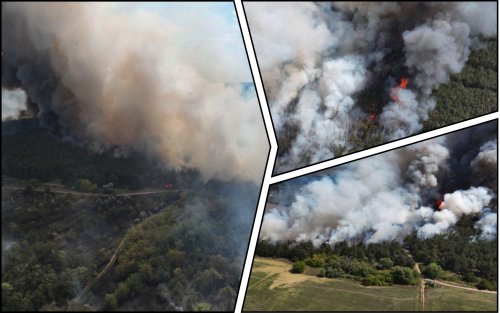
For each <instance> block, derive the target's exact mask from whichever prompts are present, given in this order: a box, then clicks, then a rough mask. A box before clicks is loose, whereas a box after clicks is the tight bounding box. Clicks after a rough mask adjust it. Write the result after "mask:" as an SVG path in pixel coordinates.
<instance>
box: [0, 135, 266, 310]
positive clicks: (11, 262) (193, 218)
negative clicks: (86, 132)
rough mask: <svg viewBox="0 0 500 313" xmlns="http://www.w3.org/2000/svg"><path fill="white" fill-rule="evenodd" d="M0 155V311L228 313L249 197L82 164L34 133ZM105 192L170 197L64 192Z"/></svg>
mask: <svg viewBox="0 0 500 313" xmlns="http://www.w3.org/2000/svg"><path fill="white" fill-rule="evenodd" d="M2 146H3V148H4V149H3V153H2V310H6V311H9V310H15V311H23V310H50V311H62V310H86V311H90V310H102V309H104V310H140V309H143V308H144V307H148V308H150V309H151V310H195V311H205V310H224V311H232V310H233V308H234V304H235V301H236V293H237V291H238V288H239V281H240V275H241V271H242V266H243V259H244V255H245V253H246V246H247V242H248V240H249V236H250V224H251V221H252V220H253V214H254V212H255V203H256V199H257V197H258V194H259V189H258V186H256V185H255V184H253V183H245V182H237V181H219V180H208V181H203V180H202V179H201V176H200V175H199V173H198V172H196V171H194V170H188V169H181V170H177V171H173V170H168V169H165V168H162V167H159V166H158V165H156V164H155V163H154V162H153V161H150V160H147V159H146V158H143V157H141V156H138V155H131V156H130V157H123V158H115V157H113V156H112V155H108V154H93V153H90V152H87V151H86V150H85V149H84V148H81V147H78V146H75V145H73V144H72V143H69V142H64V141H62V140H60V139H59V138H57V137H54V136H52V135H50V134H48V133H47V132H45V131H43V130H40V129H38V130H34V129H31V130H26V131H21V132H17V133H13V134H9V135H4V136H3V138H2ZM5 148H7V149H5ZM16 160H17V161H18V162H16ZM80 165H81V166H80ZM137 177H142V178H141V179H140V180H139V181H137V182H134V181H135V180H136V178H137ZM52 180H57V181H62V182H63V184H65V185H67V186H68V187H69V188H68V189H67V190H63V192H61V190H55V189H51V188H49V187H47V185H46V182H48V181H52ZM110 182H112V183H114V185H115V187H119V188H123V189H124V190H132V189H140V188H147V187H155V186H159V187H162V186H163V184H165V183H169V184H172V185H174V187H173V188H170V189H165V188H157V189H155V190H159V191H158V192H157V193H151V194H140V193H139V194H134V193H131V195H128V194H127V193H121V191H120V192H117V193H105V192H104V193H103V192H98V191H94V192H92V193H90V194H83V193H80V192H77V191H74V190H78V191H90V190H87V189H88V188H90V189H92V188H94V187H93V186H95V185H97V186H101V185H102V184H108V183H110ZM13 185H14V186H15V185H19V186H20V187H19V188H10V189H9V188H7V187H12V186H13ZM38 186H46V187H45V188H37V187H38ZM98 189H99V188H98ZM148 190H149V189H148ZM108 264H111V265H110V266H109V267H108ZM86 287H88V289H87V290H88V291H87V292H84V293H81V292H82V290H85V289H84V288H86Z"/></svg>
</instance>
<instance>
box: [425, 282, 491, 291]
mask: <svg viewBox="0 0 500 313" xmlns="http://www.w3.org/2000/svg"><path fill="white" fill-rule="evenodd" d="M433 282H434V283H435V284H438V285H443V286H448V287H454V288H460V289H465V290H471V291H477V292H485V293H497V292H496V291H491V290H480V289H477V288H472V287H465V286H459V285H455V284H448V283H445V282H442V281H439V280H433Z"/></svg>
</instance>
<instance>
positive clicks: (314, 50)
mask: <svg viewBox="0 0 500 313" xmlns="http://www.w3.org/2000/svg"><path fill="white" fill-rule="evenodd" d="M245 11H246V13H247V16H248V23H249V27H250V30H251V33H252V38H253V40H254V44H255V48H256V53H257V56H258V61H259V65H260V69H261V72H262V78H263V82H264V86H265V89H266V94H267V96H268V102H269V106H270V110H271V115H272V118H273V123H274V127H275V131H276V134H277V136H278V138H279V139H280V138H281V139H282V140H283V141H289V143H287V144H286V145H287V147H286V148H285V149H284V150H283V151H284V152H283V154H282V155H280V156H279V158H278V161H277V164H276V167H277V171H278V172H284V171H287V170H290V169H294V168H297V167H299V166H303V165H307V164H310V163H316V162H318V161H322V160H325V159H329V158H332V157H335V156H336V155H337V154H339V152H338V151H339V150H340V151H345V149H347V150H350V149H352V148H354V147H353V146H352V145H353V142H352V138H353V137H355V136H356V133H357V132H358V131H359V130H358V124H360V123H363V122H366V121H367V120H368V115H369V114H370V113H372V112H370V111H367V110H373V108H372V109H370V107H378V109H376V110H375V111H378V112H379V113H380V114H379V117H378V124H379V125H380V126H381V128H382V130H381V132H382V134H381V135H382V136H383V138H384V139H385V140H394V139H398V138H401V137H404V136H408V135H410V134H414V133H417V132H419V131H421V129H422V122H423V121H425V120H427V119H428V115H429V112H430V111H432V110H433V109H434V107H435V105H436V103H435V101H434V100H433V99H432V98H431V97H430V95H431V93H432V90H434V89H435V88H437V87H438V86H439V85H440V84H443V83H446V82H448V81H449V76H450V74H453V73H458V72H460V71H461V70H462V68H463V67H464V65H465V62H466V61H467V59H468V56H469V54H470V51H471V49H472V48H473V47H474V48H475V47H480V46H481V44H480V37H481V36H482V37H485V38H487V37H495V36H496V34H497V30H496V29H497V25H496V17H497V13H496V12H497V10H496V3H494V2H487V3H403V2H402V3H399V2H383V3H361V2H346V3H344V2H331V3H330V2H321V3H318V4H316V3H313V2H300V3H288V2H279V3H277V2H276V3H273V2H266V3H252V2H249V3H245ZM403 67H406V68H407V70H403ZM403 76H405V77H408V78H409V84H408V86H407V87H401V86H399V87H398V84H399V80H400V78H401V77H403ZM365 90H376V91H377V92H381V91H385V96H380V95H378V96H374V97H373V100H366V99H363V100H360V93H362V92H363V91H365ZM365 97H366V95H365ZM370 101H372V102H373V103H368V102H370ZM361 102H362V103H361ZM367 103H368V104H367ZM367 106H368V108H367Z"/></svg>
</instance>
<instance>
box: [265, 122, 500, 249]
mask: <svg viewBox="0 0 500 313" xmlns="http://www.w3.org/2000/svg"><path fill="white" fill-rule="evenodd" d="M496 133H497V128H496V125H495V123H494V122H490V123H487V124H483V125H480V126H477V127H474V128H470V129H466V130H462V131H459V132H456V133H453V134H450V135H447V136H444V137H439V138H436V139H432V140H429V141H426V142H422V143H418V144H414V145H411V146H408V147H404V148H401V149H397V150H393V151H390V152H387V153H383V154H380V155H376V156H373V157H369V158H366V159H362V160H359V161H355V162H352V163H349V164H346V165H342V166H339V167H338V168H334V169H332V170H329V171H328V172H327V173H325V174H322V177H319V178H317V177H316V178H312V179H311V181H310V182H308V183H306V184H304V185H303V186H302V187H300V188H296V189H295V192H294V200H293V201H292V203H291V204H290V205H289V204H286V203H283V204H281V205H280V206H278V207H276V208H272V209H270V210H268V211H267V212H266V214H265V216H264V220H263V225H262V231H261V234H260V237H261V239H263V240H269V241H273V242H275V241H295V242H304V241H312V242H313V244H314V245H316V246H319V245H320V244H322V243H324V242H329V243H331V244H335V243H338V242H341V241H344V240H346V241H348V242H351V241H353V240H354V241H357V240H362V241H364V242H366V243H375V242H382V241H386V240H398V241H401V240H402V239H403V238H404V237H405V236H406V235H408V234H410V233H411V232H413V231H415V230H416V231H417V234H418V236H419V237H421V238H429V237H432V236H434V235H436V234H442V233H444V232H446V231H448V230H449V229H450V227H452V226H453V225H455V224H456V223H457V221H458V220H459V218H460V217H461V216H463V215H471V214H475V215H478V216H479V218H480V219H479V221H478V222H477V223H476V227H477V228H478V229H480V231H481V235H480V236H479V239H480V240H490V239H493V238H496V220H497V213H496V209H497V208H496V207H495V208H493V207H491V206H492V205H495V204H494V202H495V201H492V199H494V198H496V194H497V192H498V191H497V187H496V186H497V175H496V173H497V171H496V165H497V154H496V147H497V139H496ZM493 151H494V153H493ZM485 168H489V171H490V175H489V176H485V175H483V172H484V171H485ZM491 173H493V174H491ZM284 184H286V183H284ZM284 189H286V188H284ZM492 209H494V211H492Z"/></svg>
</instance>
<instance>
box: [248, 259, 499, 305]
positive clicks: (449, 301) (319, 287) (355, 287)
mask: <svg viewBox="0 0 500 313" xmlns="http://www.w3.org/2000/svg"><path fill="white" fill-rule="evenodd" d="M290 268H291V264H290V263H289V262H287V261H284V260H277V259H271V258H260V257H256V258H255V262H254V266H253V269H252V274H251V277H250V282H249V286H248V291H247V295H246V299H245V304H244V308H243V310H244V311H272V310H279V311H304V310H305V311H307V310H315V311H324V310H334V311H359V310H365V311H366V310H370V311H417V310H419V309H420V307H419V289H418V286H399V285H398V286H391V287H366V286H362V285H360V284H358V283H355V282H352V281H349V280H344V279H328V278H319V277H315V276H313V275H307V274H291V273H289V272H288V271H289V269H290ZM425 299H426V300H425V310H446V311H448V310H476V311H479V310H496V294H486V293H480V292H471V291H467V290H461V289H456V288H452V287H444V286H439V287H436V288H429V289H426V298H425Z"/></svg>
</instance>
